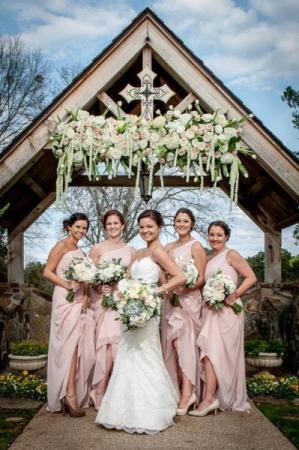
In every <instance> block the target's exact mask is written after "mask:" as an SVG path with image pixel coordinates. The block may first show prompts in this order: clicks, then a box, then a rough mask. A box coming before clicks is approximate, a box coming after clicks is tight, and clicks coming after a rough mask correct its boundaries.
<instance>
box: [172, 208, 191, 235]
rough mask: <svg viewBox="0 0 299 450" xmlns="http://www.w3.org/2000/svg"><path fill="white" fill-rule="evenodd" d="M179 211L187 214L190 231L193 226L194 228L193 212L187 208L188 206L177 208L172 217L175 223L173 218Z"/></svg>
mask: <svg viewBox="0 0 299 450" xmlns="http://www.w3.org/2000/svg"><path fill="white" fill-rule="evenodd" d="M180 213H182V214H187V216H189V219H190V220H191V231H192V230H193V228H194V225H195V217H194V214H193V212H192V211H191V209H188V208H180V209H178V210H177V212H176V213H175V216H174V219H173V222H174V223H175V220H176V218H177V216H178V215H179V214H180Z"/></svg>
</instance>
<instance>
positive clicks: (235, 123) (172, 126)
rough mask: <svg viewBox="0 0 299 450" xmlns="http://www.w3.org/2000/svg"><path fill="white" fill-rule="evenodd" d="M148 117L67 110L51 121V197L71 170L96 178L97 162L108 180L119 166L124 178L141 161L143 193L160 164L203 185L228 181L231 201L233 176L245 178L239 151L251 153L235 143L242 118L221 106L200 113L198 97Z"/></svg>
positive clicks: (63, 187)
mask: <svg viewBox="0 0 299 450" xmlns="http://www.w3.org/2000/svg"><path fill="white" fill-rule="evenodd" d="M156 113H157V114H158V115H157V116H156V117H155V118H154V119H152V120H145V119H144V118H142V117H140V116H136V115H130V114H125V115H123V116H121V115H120V116H119V117H118V118H112V117H108V118H106V117H105V115H101V116H93V115H91V114H89V113H88V112H87V111H83V110H78V111H71V112H69V115H68V117H67V119H66V120H65V121H62V120H60V121H59V122H58V123H57V124H56V128H55V130H54V132H53V133H52V134H51V136H50V141H51V143H52V149H53V153H54V156H55V157H56V158H58V159H59V162H58V167H57V197H58V198H59V197H60V196H61V195H62V194H63V193H64V192H65V191H66V190H67V188H68V185H69V183H70V182H71V180H72V176H73V173H74V171H86V172H87V173H88V177H89V179H91V180H99V178H100V172H99V167H98V165H99V164H100V163H104V165H105V171H106V173H107V174H108V175H109V176H110V177H111V178H112V177H116V176H117V175H118V173H119V167H120V166H121V167H122V168H124V169H125V171H126V173H127V175H128V177H129V178H130V177H131V176H132V175H134V176H136V183H135V188H136V190H137V189H138V187H139V180H140V172H141V168H142V165H145V166H146V168H147V169H148V172H149V187H148V191H149V192H148V193H149V195H150V194H151V191H152V187H153V177H154V171H157V167H159V168H160V179H161V186H162V187H163V172H164V170H165V168H166V167H169V168H176V169H178V170H179V171H180V173H181V174H182V176H183V177H185V178H186V181H187V182H189V181H190V179H191V178H193V179H194V182H198V183H200V187H201V188H203V186H204V178H205V177H207V176H210V177H211V180H212V182H213V185H214V186H216V185H217V183H218V182H219V181H220V180H221V179H222V178H224V177H225V178H228V179H229V185H230V197H231V200H232V201H233V202H236V201H237V196H238V186H239V174H240V173H241V174H242V175H244V176H245V177H248V173H247V170H246V168H245V167H244V165H243V164H242V162H241V160H240V155H241V154H243V155H247V156H248V155H251V156H252V157H255V155H254V154H253V153H252V151H251V150H249V149H247V148H245V147H244V146H243V145H242V143H241V132H242V128H241V124H242V123H243V122H244V121H245V120H246V118H241V119H229V118H228V117H227V115H226V114H224V113H223V112H222V111H221V110H217V111H215V112H214V113H213V114H210V113H207V114H204V113H203V112H202V111H201V109H200V107H199V102H198V100H196V101H195V103H194V107H193V106H192V105H189V107H188V110H187V112H183V113H182V112H180V111H178V110H176V109H174V108H173V107H170V109H169V110H168V111H167V112H166V114H165V115H161V114H160V112H159V111H156Z"/></svg>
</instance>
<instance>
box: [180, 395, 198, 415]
mask: <svg viewBox="0 0 299 450" xmlns="http://www.w3.org/2000/svg"><path fill="white" fill-rule="evenodd" d="M195 402H196V395H195V393H194V392H192V395H191V397H190V398H189V400H188V403H187V405H186V406H185V408H178V409H177V410H176V415H177V416H185V415H186V414H187V411H188V409H189V408H190V406H191V405H193V404H194V403H195Z"/></svg>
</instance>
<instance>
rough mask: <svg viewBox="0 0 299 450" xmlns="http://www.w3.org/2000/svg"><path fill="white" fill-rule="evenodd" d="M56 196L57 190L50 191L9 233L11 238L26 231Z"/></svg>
mask: <svg viewBox="0 0 299 450" xmlns="http://www.w3.org/2000/svg"><path fill="white" fill-rule="evenodd" d="M55 198H56V193H55V192H50V193H49V194H48V195H47V196H46V197H45V198H43V200H42V201H41V202H40V203H39V204H38V205H37V206H35V208H34V209H33V210H32V211H30V213H29V214H27V216H26V217H25V218H24V219H23V220H22V221H21V222H20V223H19V224H18V225H17V226H15V227H14V228H13V229H12V230H11V231H10V234H9V238H10V239H12V240H13V239H14V238H15V237H16V236H17V235H18V234H19V233H21V232H24V231H26V230H27V228H29V227H30V225H32V224H33V222H35V220H36V219H37V218H38V217H39V216H40V215H41V214H42V213H43V212H44V211H45V210H46V209H47V208H49V206H50V205H52V203H54V201H55Z"/></svg>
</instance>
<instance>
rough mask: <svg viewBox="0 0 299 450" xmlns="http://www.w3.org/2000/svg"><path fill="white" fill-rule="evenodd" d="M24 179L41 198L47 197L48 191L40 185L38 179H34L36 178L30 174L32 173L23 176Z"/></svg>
mask: <svg viewBox="0 0 299 450" xmlns="http://www.w3.org/2000/svg"><path fill="white" fill-rule="evenodd" d="M22 181H23V182H24V183H25V184H26V185H27V186H28V187H30V189H31V190H32V191H33V192H34V193H35V194H36V195H37V196H38V197H40V198H42V199H43V198H44V197H46V195H47V194H46V192H45V191H44V190H43V188H41V187H40V185H39V184H38V183H36V181H34V179H33V178H32V177H31V176H30V175H27V174H26V175H24V176H23V178H22Z"/></svg>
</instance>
